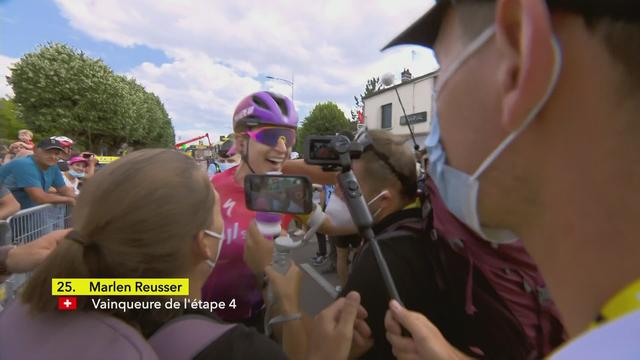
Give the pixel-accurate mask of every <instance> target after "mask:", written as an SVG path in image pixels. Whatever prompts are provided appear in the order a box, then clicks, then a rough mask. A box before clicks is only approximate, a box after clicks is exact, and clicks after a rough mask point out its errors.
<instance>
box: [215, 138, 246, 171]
mask: <svg viewBox="0 0 640 360" xmlns="http://www.w3.org/2000/svg"><path fill="white" fill-rule="evenodd" d="M216 163H217V164H218V168H219V169H217V170H216V171H215V173H218V172H223V171H226V170H229V169H231V168H233V167H236V166H238V164H240V154H237V153H236V151H235V147H234V141H233V139H229V140H227V141H225V142H224V143H223V144H222V145H220V148H219V149H218V160H216Z"/></svg>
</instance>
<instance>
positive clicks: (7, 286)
mask: <svg viewBox="0 0 640 360" xmlns="http://www.w3.org/2000/svg"><path fill="white" fill-rule="evenodd" d="M70 219H71V207H70V206H68V205H62V204H57V205H54V204H45V205H40V206H36V207H32V208H29V209H25V210H20V211H19V212H17V213H16V214H14V215H13V216H11V217H9V218H8V219H7V220H6V221H0V245H10V244H12V245H23V244H26V243H28V242H30V241H33V240H36V239H37V238H39V237H41V236H43V235H46V234H48V233H50V232H52V231H55V230H61V229H66V228H68V227H70V226H71V221H70ZM28 278H29V274H14V275H11V277H10V278H9V279H7V280H6V281H5V282H3V283H1V284H0V311H2V309H3V307H4V306H6V305H7V304H8V303H9V302H10V301H11V300H13V299H14V298H15V296H16V294H17V292H18V290H19V289H20V287H21V286H22V284H24V282H25V281H26V280H27V279H28Z"/></svg>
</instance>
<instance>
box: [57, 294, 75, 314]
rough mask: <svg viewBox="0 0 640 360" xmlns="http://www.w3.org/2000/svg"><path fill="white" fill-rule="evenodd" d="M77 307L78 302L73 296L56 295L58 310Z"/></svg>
mask: <svg viewBox="0 0 640 360" xmlns="http://www.w3.org/2000/svg"><path fill="white" fill-rule="evenodd" d="M77 307H78V302H77V300H76V297H75V296H60V297H58V310H63V311H67V310H75V309H76V308H77Z"/></svg>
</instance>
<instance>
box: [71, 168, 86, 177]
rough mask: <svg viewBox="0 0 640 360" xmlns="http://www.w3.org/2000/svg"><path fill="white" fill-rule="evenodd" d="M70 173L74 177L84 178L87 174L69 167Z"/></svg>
mask: <svg viewBox="0 0 640 360" xmlns="http://www.w3.org/2000/svg"><path fill="white" fill-rule="evenodd" d="M69 175H71V176H73V177H74V178H78V179H82V178H83V177H84V176H85V173H83V172H78V171H75V170H73V169H69Z"/></svg>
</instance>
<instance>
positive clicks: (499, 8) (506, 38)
mask: <svg viewBox="0 0 640 360" xmlns="http://www.w3.org/2000/svg"><path fill="white" fill-rule="evenodd" d="M496 46H497V48H498V51H499V52H500V56H501V60H500V62H499V64H498V77H499V79H498V80H499V82H500V86H501V89H502V96H503V102H502V125H503V126H504V127H505V129H507V130H508V131H510V132H511V131H514V130H515V129H517V128H518V127H519V126H520V125H521V124H522V123H523V122H524V121H525V119H526V117H527V115H528V114H529V113H530V112H531V110H532V109H533V108H534V107H535V106H536V105H537V104H538V103H539V102H540V100H541V99H542V98H543V97H544V96H545V94H546V92H547V91H548V88H549V86H551V84H550V82H551V81H554V79H553V75H554V74H553V72H554V65H555V62H556V61H560V59H559V58H556V57H557V55H556V54H555V49H554V47H553V31H552V29H551V19H550V17H549V11H548V9H547V6H546V4H545V1H544V0H498V1H497V4H496Z"/></svg>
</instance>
